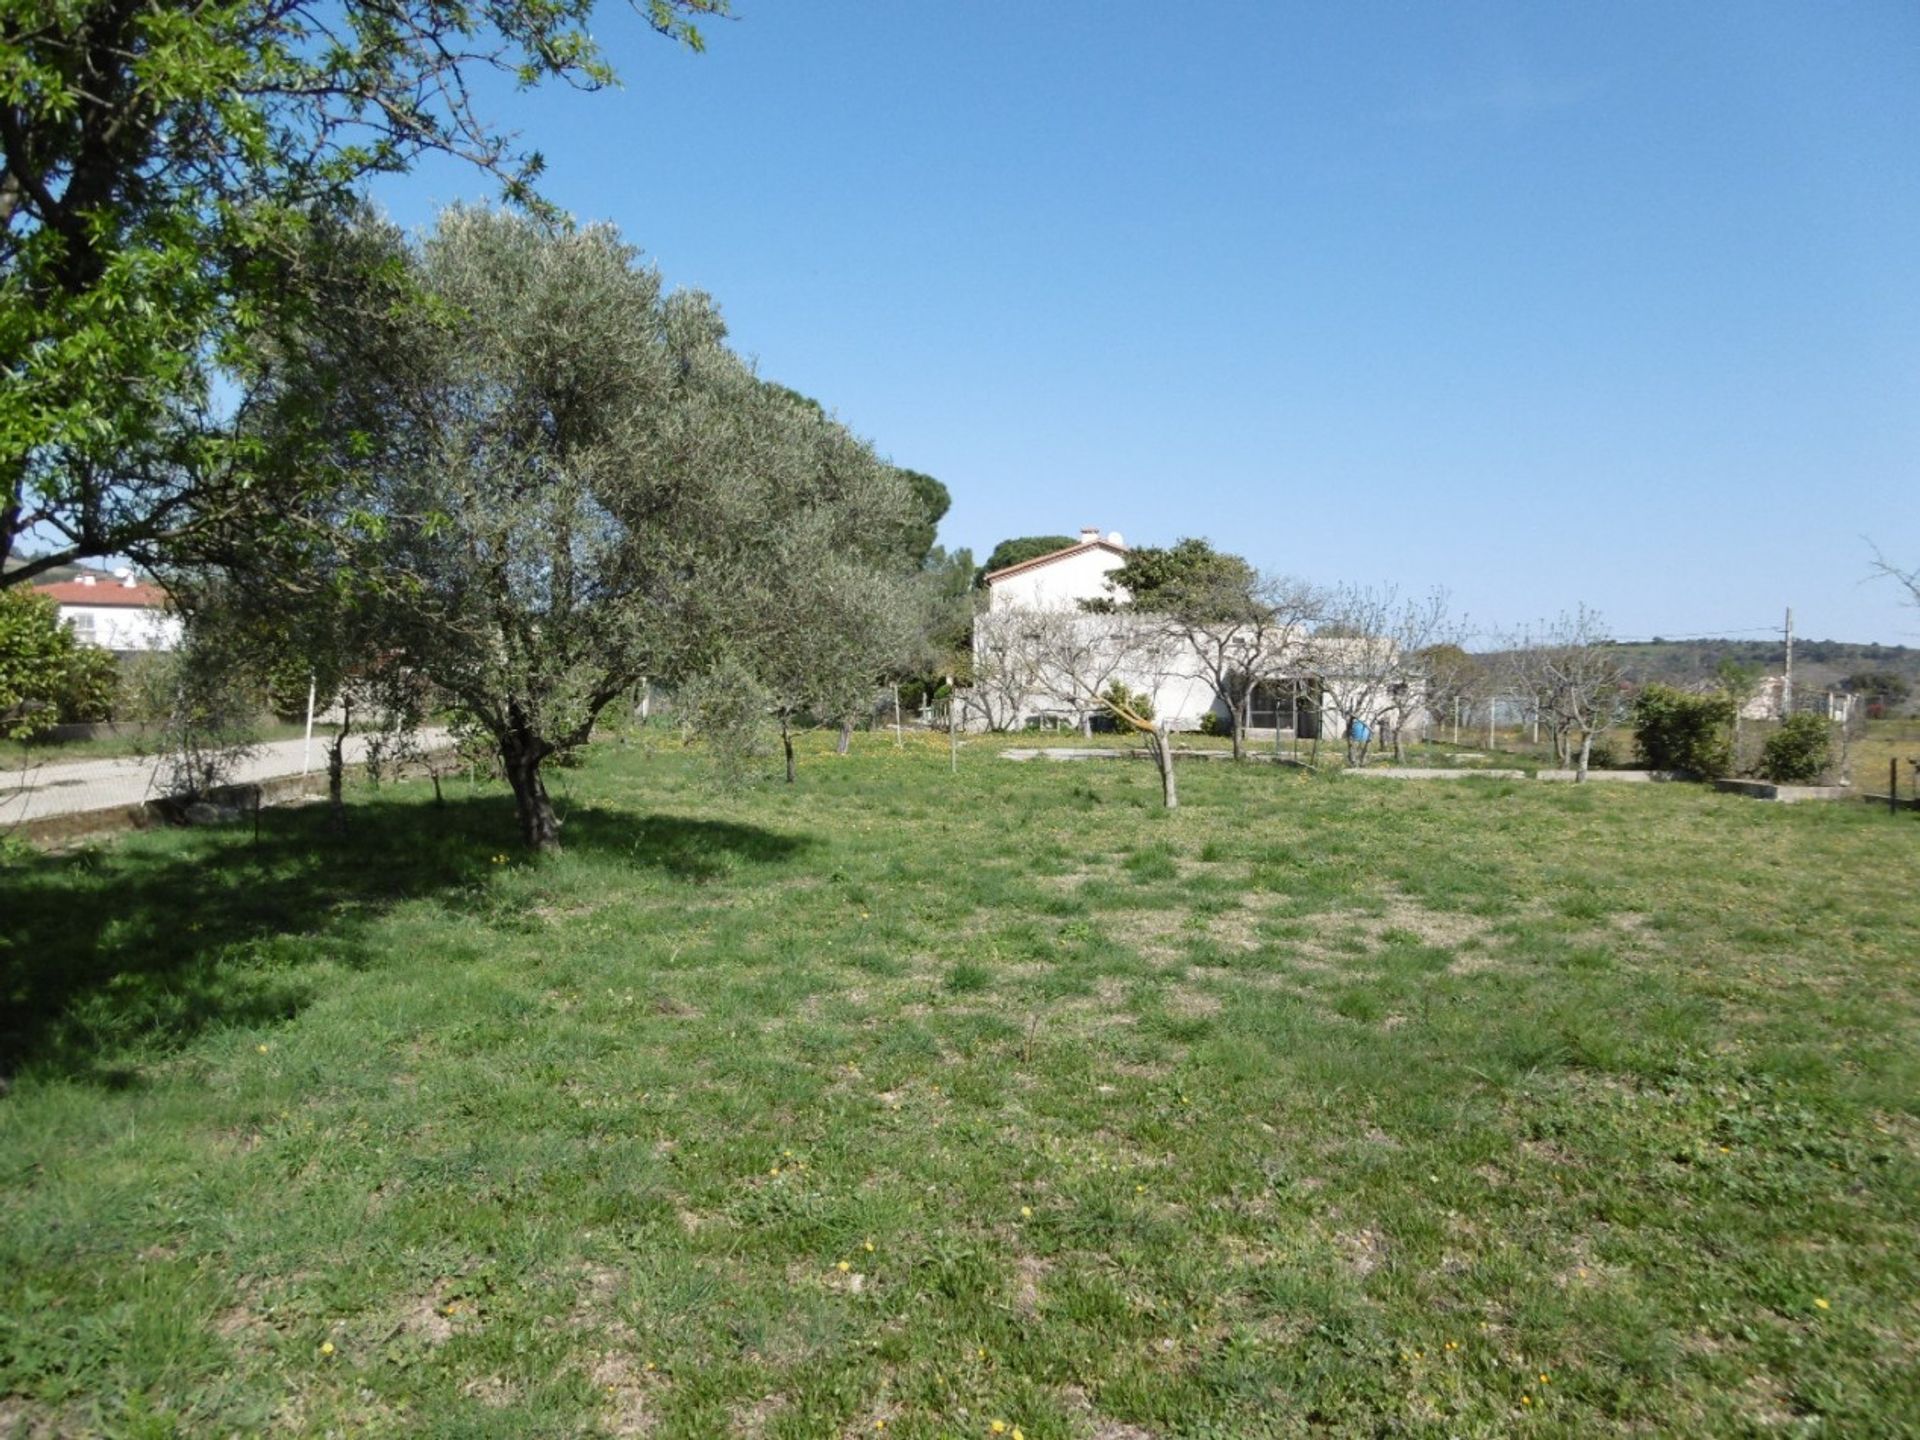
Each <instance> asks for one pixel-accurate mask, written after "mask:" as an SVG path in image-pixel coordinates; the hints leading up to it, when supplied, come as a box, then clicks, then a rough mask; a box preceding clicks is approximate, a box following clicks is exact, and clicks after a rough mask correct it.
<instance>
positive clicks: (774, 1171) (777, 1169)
mask: <svg viewBox="0 0 1920 1440" xmlns="http://www.w3.org/2000/svg"><path fill="white" fill-rule="evenodd" d="M779 1173H780V1167H779V1166H778V1165H776V1166H774V1167H773V1168H772V1169H771V1170H769V1171H767V1174H769V1175H778V1174H779Z"/></svg>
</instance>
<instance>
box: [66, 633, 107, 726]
mask: <svg viewBox="0 0 1920 1440" xmlns="http://www.w3.org/2000/svg"><path fill="white" fill-rule="evenodd" d="M53 700H54V704H55V705H56V706H57V707H58V708H59V712H60V723H61V724H62V725H83V724H88V723H91V722H94V721H99V720H111V719H113V717H114V712H115V710H116V709H117V708H118V707H119V703H120V662H119V661H118V660H117V659H115V658H114V654H113V652H112V651H111V650H94V649H91V648H89V647H87V646H79V647H76V648H75V650H74V652H73V654H72V655H71V656H69V657H68V659H67V673H66V674H65V675H63V676H62V677H61V679H60V688H59V689H58V690H57V691H56V692H55V693H54V697H53Z"/></svg>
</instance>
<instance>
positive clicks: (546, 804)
mask: <svg viewBox="0 0 1920 1440" xmlns="http://www.w3.org/2000/svg"><path fill="white" fill-rule="evenodd" d="M552 748H553V747H552V746H550V745H549V744H547V742H546V741H544V740H542V739H540V738H539V737H538V736H536V735H534V734H532V733H531V732H530V731H529V730H527V729H525V728H524V727H521V728H516V729H511V730H509V731H508V732H507V733H506V734H504V735H502V736H501V737H500V762H501V766H502V768H504V769H505V770H506V772H507V784H509V785H510V786H512V787H513V803H514V808H515V809H516V810H517V811H518V813H519V817H520V839H521V841H522V842H523V843H524V844H525V845H526V846H527V848H528V849H530V850H558V849H559V848H560V817H559V816H557V815H556V814H554V811H553V801H552V799H551V798H550V797H549V796H548V795H547V782H546V780H545V778H544V777H542V775H541V774H540V762H541V761H543V760H545V759H546V758H547V756H548V755H549V754H550V753H552Z"/></svg>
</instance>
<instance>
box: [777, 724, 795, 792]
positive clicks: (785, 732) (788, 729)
mask: <svg viewBox="0 0 1920 1440" xmlns="http://www.w3.org/2000/svg"><path fill="white" fill-rule="evenodd" d="M780 745H781V748H782V749H784V750H785V751H786V752H787V784H789V785H791V784H793V725H792V723H791V722H790V721H789V720H788V719H787V717H786V716H785V715H782V716H781V717H780Z"/></svg>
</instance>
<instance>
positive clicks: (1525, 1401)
mask: <svg viewBox="0 0 1920 1440" xmlns="http://www.w3.org/2000/svg"><path fill="white" fill-rule="evenodd" d="M1520 1403H1521V1404H1522V1405H1531V1404H1532V1403H1533V1397H1532V1396H1531V1395H1522V1396H1521V1397H1520Z"/></svg>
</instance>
